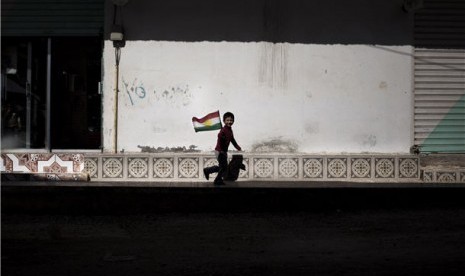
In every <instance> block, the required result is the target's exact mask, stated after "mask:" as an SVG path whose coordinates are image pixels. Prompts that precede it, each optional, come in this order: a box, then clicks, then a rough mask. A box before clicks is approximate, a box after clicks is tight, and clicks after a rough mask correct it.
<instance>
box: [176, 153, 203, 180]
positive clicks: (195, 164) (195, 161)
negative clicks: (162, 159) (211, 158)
mask: <svg viewBox="0 0 465 276" xmlns="http://www.w3.org/2000/svg"><path fill="white" fill-rule="evenodd" d="M178 162H179V163H178V164H179V165H178V175H179V178H199V158H179V159H178Z"/></svg>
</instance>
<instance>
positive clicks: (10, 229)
mask: <svg viewBox="0 0 465 276" xmlns="http://www.w3.org/2000/svg"><path fill="white" fill-rule="evenodd" d="M76 191H77V190H74V192H75V193H74V194H79V193H80V192H79V191H80V190H79V191H77V192H76ZM108 191H109V190H105V192H106V193H107V194H108V196H107V197H105V196H103V195H98V196H96V195H95V193H97V194H98V192H96V191H94V192H93V193H90V194H87V193H88V191H87V190H86V191H85V193H86V195H87V196H88V198H92V200H91V201H86V200H84V199H83V198H81V197H77V198H73V197H71V196H70V195H67V194H66V192H65V193H61V192H60V191H59V190H53V191H52V192H51V191H50V190H48V191H47V192H45V194H46V196H44V195H43V194H38V193H37V192H33V193H32V195H35V197H33V196H31V193H29V192H27V191H25V190H21V193H19V192H18V191H17V190H8V189H7V190H5V189H4V188H2V207H5V208H2V275H70V276H72V275H112V276H113V275H463V273H464V271H465V262H464V260H465V207H464V206H463V205H464V204H463V203H462V204H460V202H462V201H460V199H459V198H463V197H462V196H463V192H462V190H460V189H458V190H456V189H449V190H444V189H433V190H431V191H429V192H423V191H425V190H422V191H420V190H416V191H417V193H415V190H411V191H405V190H402V189H400V190H399V189H397V190H385V191H384V192H385V194H386V195H387V196H386V197H384V196H380V194H381V193H380V192H382V191H379V190H361V189H356V190H347V189H342V190H333V191H332V190H331V189H326V190H324V191H317V190H315V191H309V190H308V189H307V190H305V191H302V190H298V189H295V190H292V191H286V190H283V191H282V192H279V190H266V191H262V190H261V191H254V190H248V191H244V190H241V191H235V190H227V189H222V190H221V191H219V192H218V190H212V191H210V190H205V191H204V193H207V194H208V195H209V196H207V197H205V195H204V194H202V193H199V194H197V193H198V191H195V192H193V191H184V192H182V191H181V192H180V191H176V192H174V193H175V194H176V196H173V194H172V193H173V192H166V191H163V192H160V191H158V192H155V191H153V190H151V191H152V193H149V194H151V197H152V198H153V199H154V200H158V201H159V202H160V201H163V200H162V198H164V197H168V198H171V199H170V200H169V202H172V203H173V204H178V208H170V206H172V205H167V202H168V200H166V201H165V202H164V203H163V204H155V205H147V203H144V200H143V198H145V196H146V193H142V194H144V196H143V197H140V195H138V196H135V194H138V193H140V191H138V192H135V191H136V190H132V193H130V192H128V191H131V190H124V191H125V194H126V198H128V199H129V198H132V200H128V201H125V202H122V203H124V204H127V207H128V209H130V210H132V211H131V212H123V211H122V209H121V208H116V207H117V206H114V207H115V209H114V210H115V211H114V212H113V213H112V212H110V211H109V210H110V209H111V208H112V206H113V205H115V202H117V200H115V198H114V197H115V195H114V194H113V196H111V194H112V193H109V192H108ZM244 192H247V193H248V194H255V195H254V196H251V197H250V198H249V199H248V200H244V195H245V194H244ZM160 193H161V195H160ZM315 193H316V194H315ZM344 193H345V194H347V196H346V197H344V196H342V195H343V194H344ZM25 194H26V195H27V196H25ZM60 194H62V197H61V198H60V199H59V200H58V199H57V197H58V198H59V196H58V195H60ZM91 194H94V197H92V196H91ZM117 194H119V193H117ZM279 194H281V196H279ZM312 195H313V196H314V197H313V198H316V196H318V198H319V200H318V201H317V202H318V204H319V208H316V207H315V205H313V204H311V203H310V202H308V204H307V205H306V204H304V203H303V202H306V201H304V200H303V198H309V199H312ZM335 195H337V196H335ZM415 195H417V196H415ZM418 195H419V196H418ZM367 196H368V197H370V196H371V197H372V198H373V200H368V201H364V198H365V197H367ZM116 197H117V198H118V199H121V198H120V197H119V195H118V196H116ZM409 197H410V198H409ZM25 198H28V199H29V203H30V204H31V205H30V206H31V208H30V209H27V208H22V209H20V208H14V206H17V205H15V204H16V203H14V202H15V201H16V200H24V199H25ZM33 198H37V199H40V200H46V199H47V198H48V200H49V201H48V205H47V204H45V205H41V204H39V203H38V201H37V202H35V201H34V200H33ZM111 198H113V199H111ZM214 198H217V200H218V198H219V199H221V200H222V202H223V203H224V204H233V203H234V202H237V204H243V205H244V207H247V208H234V206H230V208H218V207H219V205H222V204H221V202H220V201H216V200H214ZM240 198H242V199H240ZM269 198H272V200H268V199H269ZM293 198H294V199H295V202H294V204H293V202H292V201H293V200H292V199H293ZM175 199H177V200H175ZM94 200H97V201H99V203H98V204H97V203H92V204H91V202H93V201H94ZM204 200H210V201H209V202H210V204H204V205H202V206H203V208H192V207H191V206H192V205H194V204H195V203H196V202H197V203H200V201H204ZM181 201H184V203H185V204H182V203H181ZM338 201H340V202H344V204H338ZM51 202H52V203H54V204H55V207H56V208H59V207H60V206H61V207H63V206H65V207H63V208H65V210H66V212H58V211H57V210H55V211H56V212H55V211H54V210H53V209H52V207H53V206H52V205H51V204H50V203H51ZM253 202H256V204H260V206H261V208H259V206H258V205H255V204H253ZM325 202H326V205H325ZM351 202H352V203H353V204H352V205H351V204H350V203H351ZM363 202H365V203H364V204H361V203H363ZM408 202H410V205H409V204H407V203H408ZM428 202H430V203H431V204H428ZM212 203H214V204H212ZM388 203H389V204H388ZM73 204H74V205H75V206H76V208H75V209H73V208H71V207H70V205H73ZM140 204H142V205H144V206H145V208H147V206H152V208H151V209H149V210H146V212H140V209H139V208H137V206H139V205H140ZM191 204H192V205H191ZM274 204H278V206H274ZM25 205H27V203H26V204H25ZM83 205H87V207H89V205H91V206H93V207H92V208H82V209H81V210H83V211H82V212H78V211H76V210H79V209H80V208H79V207H78V206H83ZM179 205H183V206H185V208H184V209H183V208H181V206H179ZM44 206H45V207H44ZM289 206H292V208H289ZM396 206H397V207H396ZM99 208H100V211H99V210H98V209H99ZM105 208H106V209H105ZM104 209H105V210H104ZM173 210H174V211H173ZM138 212H139V213H138Z"/></svg>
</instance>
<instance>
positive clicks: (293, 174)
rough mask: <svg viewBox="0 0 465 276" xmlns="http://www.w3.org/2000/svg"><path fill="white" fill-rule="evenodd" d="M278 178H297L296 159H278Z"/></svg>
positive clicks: (297, 164)
mask: <svg viewBox="0 0 465 276" xmlns="http://www.w3.org/2000/svg"><path fill="white" fill-rule="evenodd" d="M278 177H280V178H297V177H299V159H298V158H278Z"/></svg>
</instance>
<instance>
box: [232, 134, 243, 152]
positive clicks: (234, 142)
mask: <svg viewBox="0 0 465 276" xmlns="http://www.w3.org/2000/svg"><path fill="white" fill-rule="evenodd" d="M231 143H232V144H233V146H234V147H235V148H236V149H237V150H238V151H242V148H241V147H240V146H239V145H238V144H237V142H236V139H234V136H233V137H232V139H231Z"/></svg>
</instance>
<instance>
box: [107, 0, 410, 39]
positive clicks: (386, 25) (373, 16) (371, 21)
mask: <svg viewBox="0 0 465 276" xmlns="http://www.w3.org/2000/svg"><path fill="white" fill-rule="evenodd" d="M402 5H403V0H395V1H392V0H383V1H376V3H374V2H373V1H369V0H354V1H338V0H330V1H300V0H290V1H284V0H258V1H245V0H240V1H225V0H220V1H215V0H205V1H183V0H173V1H129V3H128V4H127V5H126V6H124V7H123V8H122V14H123V16H122V17H120V15H119V14H118V15H117V22H118V23H120V21H121V23H122V24H123V26H124V30H125V36H126V39H127V40H162V41H163V40H166V41H240V42H256V41H269V42H290V43H313V44H381V45H412V44H413V18H414V16H413V13H406V12H405V11H403V10H402ZM105 14H106V15H107V16H106V22H105V26H106V31H105V34H106V35H105V39H109V30H110V28H111V25H112V23H113V16H112V15H113V5H112V3H111V1H106V11H105ZM109 15H110V16H109ZM121 18H122V19H121Z"/></svg>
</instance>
